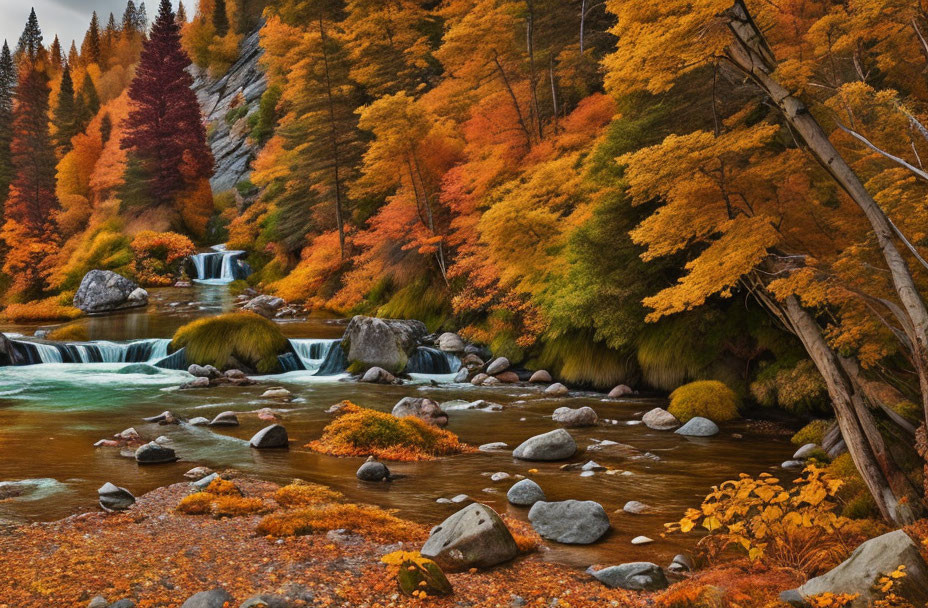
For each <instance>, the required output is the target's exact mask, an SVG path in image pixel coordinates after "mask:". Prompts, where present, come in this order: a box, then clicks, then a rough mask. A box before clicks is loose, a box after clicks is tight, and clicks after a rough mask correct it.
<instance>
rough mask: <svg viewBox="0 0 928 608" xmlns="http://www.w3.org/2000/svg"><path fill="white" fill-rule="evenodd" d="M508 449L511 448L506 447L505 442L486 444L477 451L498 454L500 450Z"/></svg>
mask: <svg viewBox="0 0 928 608" xmlns="http://www.w3.org/2000/svg"><path fill="white" fill-rule="evenodd" d="M508 447H509V446H508V445H506V443H505V442H503V441H494V442H492V443H484V444H483V445H481V446H480V447H478V448H477V449H478V450H480V451H481V452H498V451H500V450H505V449H506V448H508Z"/></svg>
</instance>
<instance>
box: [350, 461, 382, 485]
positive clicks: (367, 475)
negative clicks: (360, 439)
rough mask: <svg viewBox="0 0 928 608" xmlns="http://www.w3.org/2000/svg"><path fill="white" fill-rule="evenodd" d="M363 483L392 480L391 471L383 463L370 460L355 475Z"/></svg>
mask: <svg viewBox="0 0 928 608" xmlns="http://www.w3.org/2000/svg"><path fill="white" fill-rule="evenodd" d="M355 475H356V476H357V478H358V479H360V480H361V481H383V480H384V479H389V478H390V469H388V468H387V465H385V464H384V463H382V462H377V461H376V460H368V461H367V462H365V463H364V464H362V465H361V467H360V468H359V469H358V472H357V473H355Z"/></svg>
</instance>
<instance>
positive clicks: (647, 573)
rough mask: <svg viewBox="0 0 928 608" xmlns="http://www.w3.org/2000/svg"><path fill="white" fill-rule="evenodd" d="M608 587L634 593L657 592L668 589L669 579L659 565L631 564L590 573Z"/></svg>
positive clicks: (646, 563)
mask: <svg viewBox="0 0 928 608" xmlns="http://www.w3.org/2000/svg"><path fill="white" fill-rule="evenodd" d="M590 574H592V575H593V578H595V579H597V580H599V581H601V582H602V583H603V584H604V585H606V586H607V587H612V588H615V587H618V588H620V589H631V590H633V591H657V590H658V589H664V588H665V587H667V577H665V576H664V571H663V570H662V569H661V567H660V566H658V565H657V564H652V563H651V562H631V563H628V564H621V565H619V566H610V567H609V568H603V569H602V570H596V571H593V572H590Z"/></svg>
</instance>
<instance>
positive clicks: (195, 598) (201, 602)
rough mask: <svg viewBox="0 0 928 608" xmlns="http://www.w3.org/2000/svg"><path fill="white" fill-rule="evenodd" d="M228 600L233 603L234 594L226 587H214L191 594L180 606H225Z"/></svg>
mask: <svg viewBox="0 0 928 608" xmlns="http://www.w3.org/2000/svg"><path fill="white" fill-rule="evenodd" d="M226 602H229V603H230V605H231V602H232V596H231V595H229V593H228V592H227V591H226V590H225V589H212V590H210V591H201V592H199V593H197V594H194V595H191V596H190V597H189V598H187V601H186V602H184V603H183V604H182V605H181V607H180V608H223V607H224V606H225V603H226Z"/></svg>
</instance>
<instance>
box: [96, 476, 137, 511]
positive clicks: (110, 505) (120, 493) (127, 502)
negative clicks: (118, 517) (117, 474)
mask: <svg viewBox="0 0 928 608" xmlns="http://www.w3.org/2000/svg"><path fill="white" fill-rule="evenodd" d="M97 496H99V498H100V506H101V507H103V510H104V511H124V510H126V509H128V508H129V507H131V506H132V505H133V504H135V496H133V495H132V493H131V492H129V490H127V489H125V488H120V487H118V486H116V485H114V484H112V483H110V482H106V483H105V484H103V485H102V486H101V487H100V489H99V490H97Z"/></svg>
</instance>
